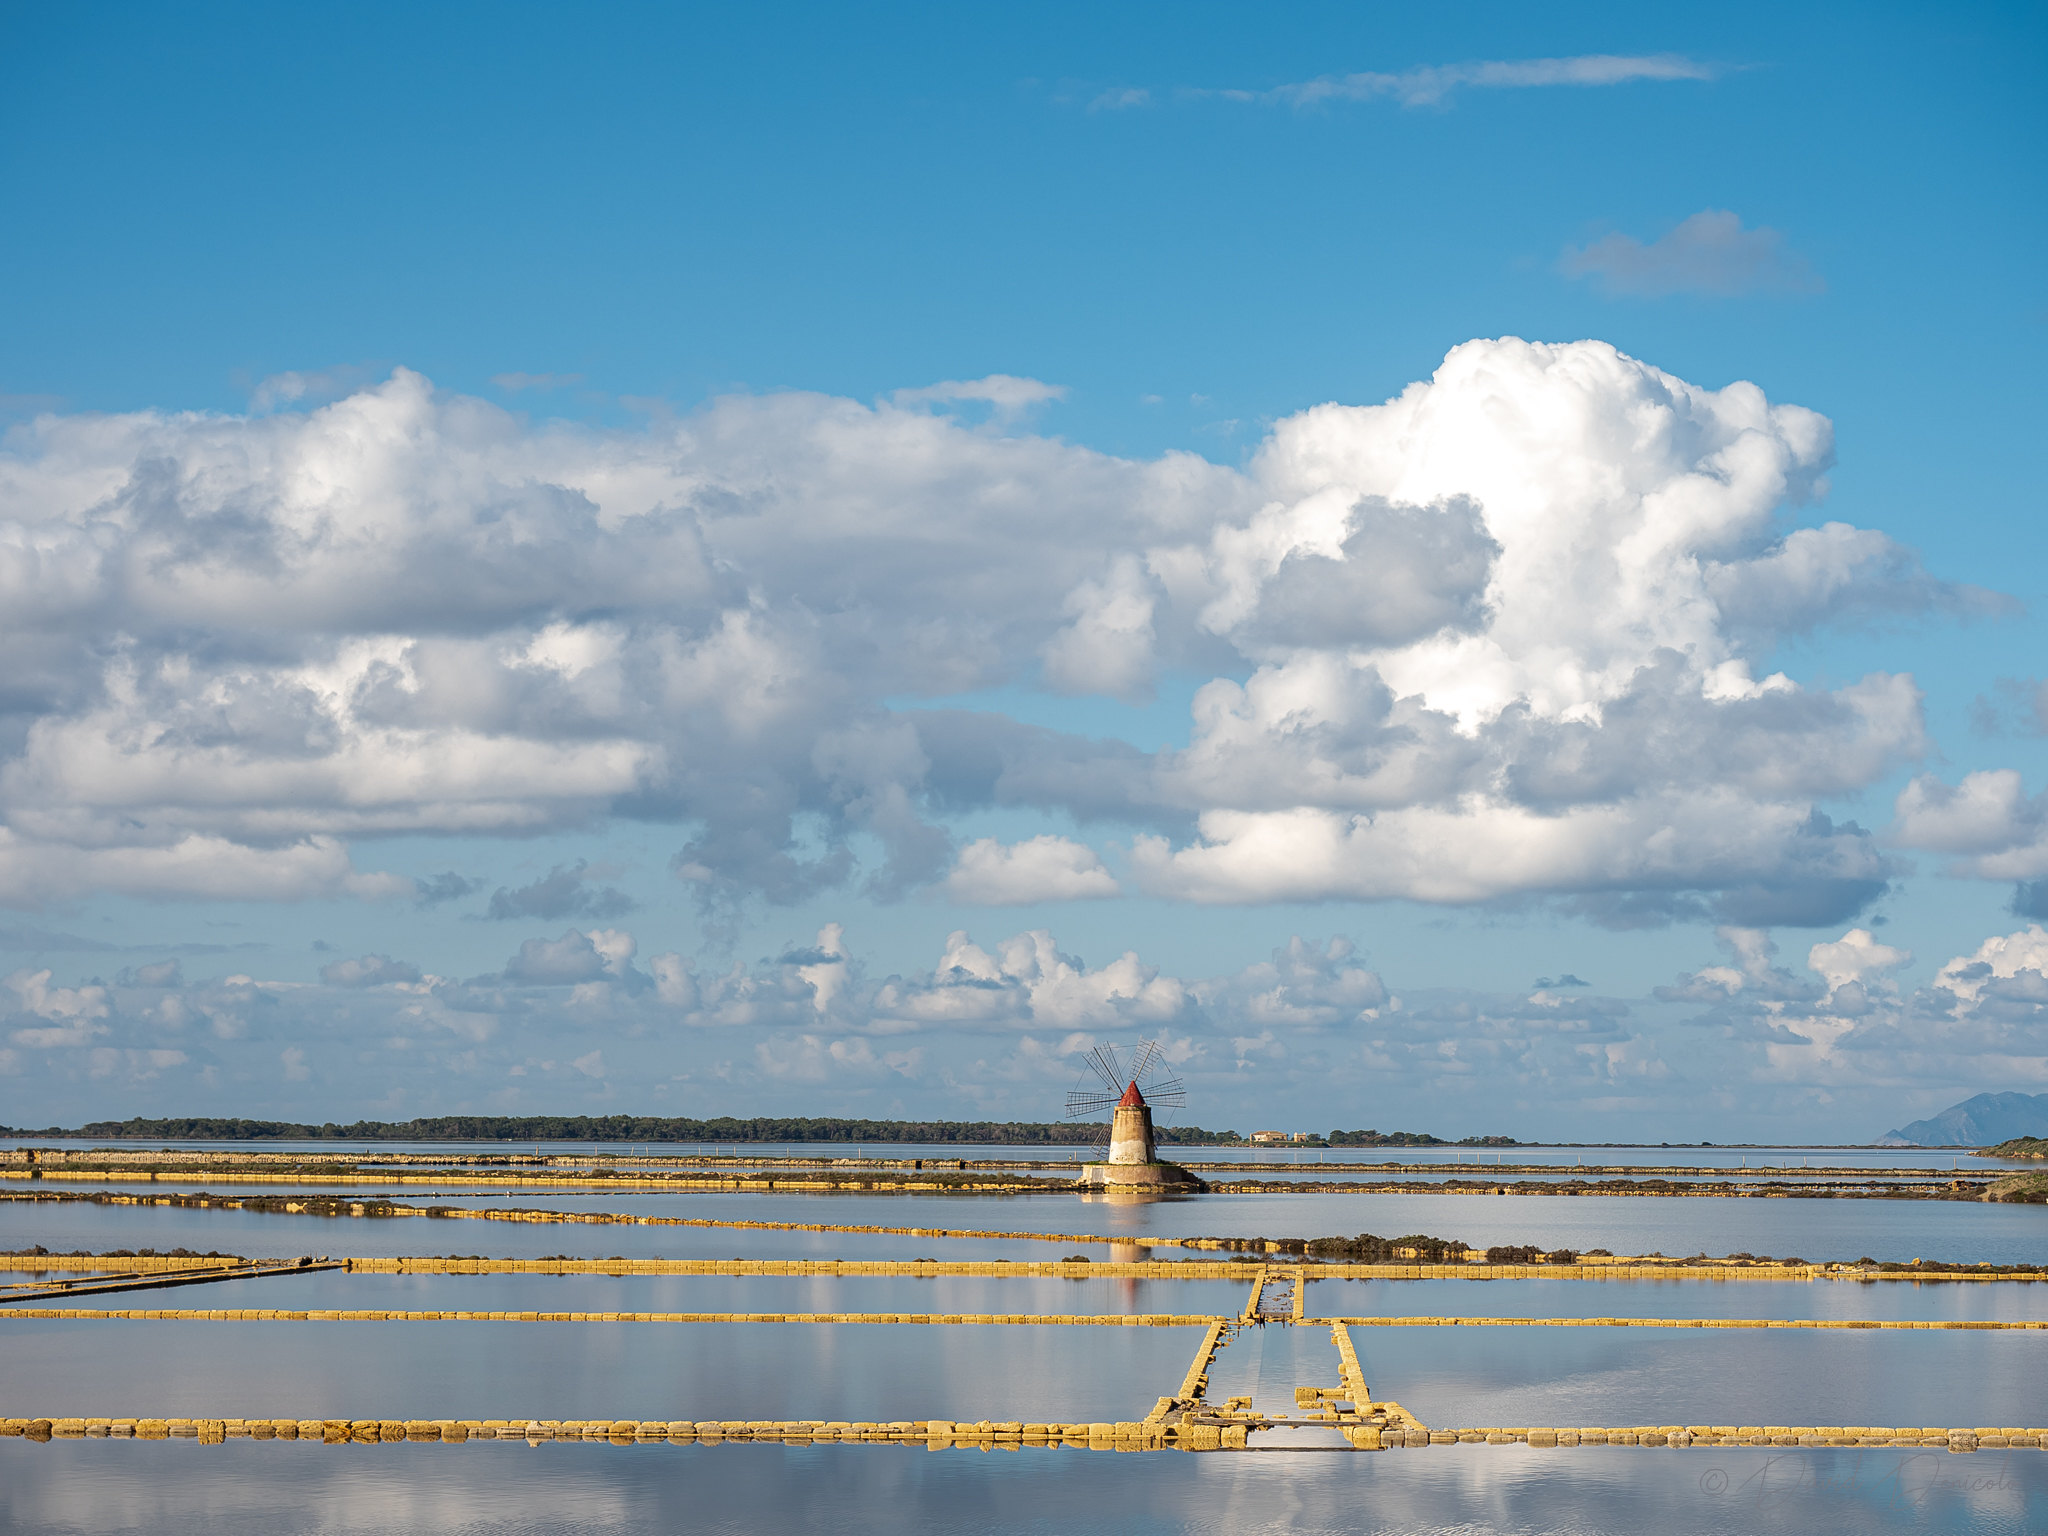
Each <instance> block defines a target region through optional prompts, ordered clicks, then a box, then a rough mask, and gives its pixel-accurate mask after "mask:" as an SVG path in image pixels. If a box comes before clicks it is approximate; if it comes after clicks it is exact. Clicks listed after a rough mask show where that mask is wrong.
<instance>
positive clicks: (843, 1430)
mask: <svg viewBox="0 0 2048 1536" xmlns="http://www.w3.org/2000/svg"><path fill="white" fill-rule="evenodd" d="M0 1435H12V1436H21V1435H26V1436H28V1437H30V1438H31V1439H36V1440H50V1439H74V1438H80V1437H83V1436H87V1435H90V1436H95V1437H99V1436H107V1437H111V1438H116V1439H138V1440H164V1439H189V1440H197V1441H199V1442H201V1443H202V1444H218V1443H220V1442H222V1441H225V1440H231V1439H239V1438H245V1437H246V1438H248V1439H252V1440H304V1441H314V1442H318V1443H321V1444H326V1445H369V1444H386V1445H389V1444H394V1443H398V1444H402V1443H407V1442H412V1443H417V1442H420V1441H434V1442H439V1443H442V1444H463V1443H467V1442H470V1441H481V1440H582V1441H600V1442H606V1443H609V1444H612V1445H630V1444H634V1443H636V1442H637V1443H647V1442H667V1443H670V1444H702V1445H716V1444H719V1443H721V1442H723V1441H727V1440H734V1441H744V1440H768V1441H781V1442H784V1443H793V1444H810V1443H812V1442H817V1441H837V1442H848V1443H861V1444H895V1445H915V1446H920V1447H926V1448H929V1449H933V1450H939V1449H945V1448H948V1447H954V1446H958V1447H964V1448H967V1449H977V1448H989V1447H1002V1448H1005V1449H1016V1448H1019V1447H1022V1446H1032V1447H1036V1448H1041V1449H1043V1448H1050V1447H1059V1446H1065V1447H1068V1448H1072V1449H1078V1450H1095V1451H1164V1450H1179V1451H1219V1450H1242V1449H1244V1446H1245V1436H1246V1427H1245V1426H1244V1425H1228V1426H1226V1425H1215V1424H1190V1425H1180V1424H1170V1423H1161V1422H1157V1421H1153V1420H1145V1421H1142V1422H1140V1421H1132V1420H1125V1421H1119V1422H1117V1423H1108V1422H1096V1423H1088V1424H1071V1423H1057V1422H1047V1423H1042V1424H1039V1423H1031V1424H1027V1423H1025V1422H1023V1421H1021V1420H1016V1419H1012V1420H1008V1421H1005V1422H1001V1423H998V1422H993V1421H991V1420H987V1419H982V1420H979V1421H977V1422H975V1423H971V1424H970V1423H966V1422H956V1421H954V1420H951V1419H899V1420H895V1421H892V1422H889V1423H878V1422H877V1423H871V1422H867V1421H863V1420H845V1419H832V1420H827V1419H768V1420H763V1419H749V1420H741V1419H699V1420H694V1421H693V1420H689V1419H669V1420H660V1419H127V1418H65V1419H4V1420H0Z"/></svg>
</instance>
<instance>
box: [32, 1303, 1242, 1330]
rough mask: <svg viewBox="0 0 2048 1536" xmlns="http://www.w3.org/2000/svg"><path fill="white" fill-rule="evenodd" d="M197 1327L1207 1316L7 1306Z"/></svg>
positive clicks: (1144, 1323)
mask: <svg viewBox="0 0 2048 1536" xmlns="http://www.w3.org/2000/svg"><path fill="white" fill-rule="evenodd" d="M17 1317H29V1318H78V1319H85V1320H91V1321H94V1322H123V1323H140V1322H152V1323H154V1322H193V1323H855V1324H866V1323H910V1324H923V1325H955V1324H962V1325H964V1324H993V1325H997V1326H1000V1327H1023V1328H1056V1327H1071V1328H1206V1327H1208V1326H1209V1325H1210V1324H1211V1323H1213V1322H1215V1321H1216V1318H1214V1317H1213V1316H1210V1315H1207V1314H1201V1315H1195V1314H1189V1313H1181V1312H1112V1313H1106V1314H1097V1313H1079V1312H406V1311H397V1310H385V1309H381V1308H353V1307H349V1308H340V1307H335V1308H312V1307H307V1308H299V1309H292V1308H284V1307H227V1308H219V1309H214V1310H204V1309H199V1308H187V1307H162V1308H157V1307H147V1308H145V1307H134V1308H118V1309H117V1308H98V1307H6V1308H0V1322H4V1321H6V1320H8V1319H11V1318H17Z"/></svg>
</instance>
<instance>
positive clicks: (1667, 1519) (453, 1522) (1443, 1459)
mask: <svg viewBox="0 0 2048 1536" xmlns="http://www.w3.org/2000/svg"><path fill="white" fill-rule="evenodd" d="M0 1525H4V1526H5V1527H6V1528H7V1529H10V1530H33V1531H44V1532H51V1533H71V1532H82V1533H101V1532H104V1533H109V1536H114V1533H128V1532H138V1533H148V1536H186V1533H203V1536H243V1533H252V1536H271V1533H280V1536H297V1533H313V1532H320V1533H330V1532H332V1533H342V1532H349V1533H355V1532H362V1533H371V1532H376V1533H383V1532H406V1533H409V1532H414V1531H422V1530H436V1531H447V1532H458V1533H469V1532H479V1533H480V1532H493V1533H498V1532H504V1533H514V1536H525V1533H529V1532H554V1531H589V1532H603V1533H608V1536H609V1533H616V1536H643V1533H644V1536H655V1533H660V1536H671V1533H674V1532H679V1531H688V1532H691V1533H700V1532H702V1533H712V1536H726V1533H736V1536H737V1533H746V1536H751V1533H755V1532H763V1531H784V1532H800V1531H802V1532H807V1531H832V1532H870V1531H872V1532H876V1533H881V1536H925V1533H941V1532H943V1533H952V1532H958V1531H973V1532H977V1533H987V1536H1010V1533H1017V1536H1043V1533H1045V1532H1051V1531H1087V1530H1116V1531H1118V1532H1123V1533H1129V1536H1154V1533H1160V1536H1163V1533H1168V1532H1200V1533H1211V1532H1213V1533H1217V1536H1225V1533H1247V1536H1264V1533H1268V1532H1274V1533H1279V1532H1286V1533H1301V1536H1322V1533H1325V1532H1328V1533H1337V1532H1345V1533H1368V1536H1374V1533H1380V1532H1388V1533H1392V1532H1407V1533H1435V1532H1460V1533H1468V1532H1482V1531H1484V1532H1512V1533H1517V1536H1521V1533H1528V1536H1536V1533H1549V1532H1560V1533H1563V1532H1570V1533H1575V1536H1610V1533H1611V1536H1641V1533H1643V1532H1648V1531H1654V1532H1657V1533H1658V1536H1725V1533H1727V1532H1729V1531H1741V1532H1751V1533H1758V1536H1776V1533H1779V1532H1785V1533H1796V1536H1865V1533H1878V1532H1883V1533H1890V1532H1916V1533H1920V1532H1956V1533H1969V1536H2019V1533H2023V1532H2034V1531H2040V1530H2042V1529H2044V1528H2048V1455H2043V1454H2042V1453H2041V1452H2039V1451H2028V1450H2022V1451H2005V1452H1997V1451H1986V1452H1979V1453H1977V1454H1976V1455H1972V1456H1950V1455H1948V1454H1947V1453H1946V1452H1929V1453H1922V1452H1908V1451H1898V1452H1893V1451H1883V1452H1879V1451H1851V1452H1841V1451H1832V1452H1826V1453H1820V1452H1799V1453H1792V1454H1787V1453H1784V1452H1773V1451H1763V1450H1730V1449H1715V1450H1711V1451H1691V1450H1688V1451H1674V1450H1640V1449H1621V1448H1591V1447H1588V1448H1580V1449H1574V1450H1558V1451H1532V1450H1530V1449H1528V1448H1527V1447H1505V1446H1502V1447H1463V1446H1461V1447H1457V1448H1445V1447H1439V1448H1434V1449H1431V1450H1427V1451H1414V1452H1409V1451H1399V1452H1382V1453H1380V1454H1377V1455H1370V1454H1361V1455H1288V1454H1284V1453H1280V1454H1262V1455H1209V1456H1185V1455H1156V1456H1119V1455H1115V1454H1111V1453H1098V1452H1090V1451H1074V1450H1057V1451H1038V1450H1031V1451H1014V1452H989V1453H982V1452H975V1451H960V1450H952V1451H940V1452H928V1451H924V1450H919V1449H910V1448H898V1447H886V1448H878V1447H869V1446H835V1445H819V1446H806V1447H800V1448H796V1447H793V1448H781V1447H772V1446H762V1445H722V1446H717V1447H709V1446H669V1445H641V1446H626V1447H613V1446H605V1445H596V1444H577V1445H541V1446H538V1447H529V1446H527V1445H525V1444H523V1443H512V1444H506V1443H503V1442H495V1441H494V1442H489V1443H483V1444H472V1445H451V1446H442V1445H391V1446H320V1445H312V1444H302V1443H286V1442H265V1443H252V1442H249V1441H240V1440H231V1441H229V1442H227V1443H226V1444H223V1445H210V1446H201V1445H197V1444H193V1443H190V1442H181V1441H162V1442H122V1441H105V1440H84V1441H56V1442H53V1443H51V1444H48V1445H36V1444H32V1443H29V1442H26V1441H21V1440H7V1441H0Z"/></svg>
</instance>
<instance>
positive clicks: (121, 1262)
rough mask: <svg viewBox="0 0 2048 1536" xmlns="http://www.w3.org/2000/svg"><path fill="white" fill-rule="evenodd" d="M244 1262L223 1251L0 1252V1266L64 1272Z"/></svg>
mask: <svg viewBox="0 0 2048 1536" xmlns="http://www.w3.org/2000/svg"><path fill="white" fill-rule="evenodd" d="M248 1262H249V1261H248V1260H247V1259H244V1258H239V1257H236V1256H234V1255H231V1254H224V1253H223V1254H216V1255H214V1256H213V1257H212V1258H166V1257H163V1256H161V1255H151V1256H149V1257H145V1258H135V1257H133V1256H132V1255H126V1254H123V1255H114V1256H102V1255H99V1254H90V1253H81V1254H71V1253H48V1254H42V1255H40V1256H36V1257H27V1256H24V1255H22V1254H18V1253H8V1254H0V1270H21V1269H26V1270H49V1271H51V1272H53V1273H64V1274H70V1273H73V1272H78V1271H91V1272H94V1273H98V1272H101V1271H110V1272H112V1273H115V1274H122V1275H162V1274H169V1273H172V1272H174V1271H179V1270H187V1269H220V1268H222V1267H224V1266H226V1265H229V1264H246V1263H248Z"/></svg>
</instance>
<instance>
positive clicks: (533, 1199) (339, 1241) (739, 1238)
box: [0, 1186, 2048, 1264]
mask: <svg viewBox="0 0 2048 1536" xmlns="http://www.w3.org/2000/svg"><path fill="white" fill-rule="evenodd" d="M158 1188H159V1192H161V1189H162V1187H161V1186H159V1187H158ZM182 1192H184V1193H196V1192H197V1190H196V1189H194V1190H187V1191H182ZM220 1192H221V1193H224V1194H229V1195H236V1194H246V1193H251V1192H252V1190H251V1189H250V1188H249V1187H247V1186H243V1187H240V1188H237V1187H234V1186H226V1187H224V1188H223V1189H222V1190H221V1191H220ZM253 1192H260V1193H264V1194H269V1193H273V1192H275V1191H273V1190H271V1189H268V1188H265V1189H262V1190H260V1191H253ZM377 1192H378V1191H358V1192H357V1193H359V1194H365V1195H367V1194H372V1193H377ZM389 1193H391V1194H392V1195H393V1196H394V1197H395V1198H397V1199H399V1200H402V1201H407V1202H412V1203H417V1204H427V1203H433V1204H439V1205H449V1206H459V1207H467V1208H471V1209H486V1210H488V1209H499V1208H503V1207H505V1206H506V1205H508V1204H515V1205H519V1206H524V1207H529V1208H532V1209H537V1210H559V1211H565V1212H576V1213H582V1212H596V1211H618V1212H626V1213H632V1214H638V1215H648V1216H683V1217H694V1218H708V1219H712V1220H718V1221H768V1222H778V1221H779V1222H829V1223H836V1224H842V1225H871V1226H915V1227H942V1228H955V1229H969V1230H986V1229H1002V1230H1008V1231H1015V1232H1020V1233H1021V1232H1039V1233H1047V1234H1058V1233H1077V1234H1094V1235H1099V1236H1105V1237H1111V1238H1122V1239H1126V1240H1128V1241H1130V1242H1133V1243H1136V1244H1140V1245H1142V1244H1143V1243H1144V1242H1145V1241H1146V1239H1147V1238H1162V1237H1204V1236H1208V1237H1253V1236H1264V1237H1319V1236H1334V1235H1339V1234H1342V1235H1353V1234H1356V1233H1360V1232H1375V1233H1378V1234H1380V1235H1381V1236H1400V1235H1405V1234H1409V1233H1429V1234H1432V1235H1435V1236H1438V1237H1445V1238H1455V1239H1459V1240H1461V1241H1464V1242H1467V1243H1470V1244H1472V1245H1473V1246H1474V1247H1479V1248H1485V1247H1490V1246H1493V1245H1496V1244H1509V1243H1515V1244H1519V1243H1532V1244H1535V1245H1536V1246H1538V1247H1541V1248H1545V1249H1552V1248H1572V1249H1576V1250H1580V1251H1584V1250H1586V1249H1589V1248H1607V1249H1610V1250H1612V1251H1613V1252H1615V1253H1651V1252H1662V1253H1668V1254H1672V1255H1678V1256H1683V1255H1688V1254H1696V1253H1709V1254H1716V1255H1719V1254H1725V1253H1735V1252H1745V1253H1771V1254H1776V1255H1778V1256H1780V1257H1786V1256H1793V1255H1796V1256H1798V1257H1801V1258H1805V1259H1807V1260H1809V1261H1817V1260H1853V1259H1857V1258H1862V1257H1866V1256H1868V1257H1871V1258H1877V1259H1887V1260H1892V1259H1897V1260H1907V1259H1913V1258H1927V1259H1938V1260H1943V1261H1946V1262H1949V1263H1995V1264H2038V1263H2042V1262H2044V1261H2048V1207H2043V1206H2028V1205H1986V1204H1984V1203H1982V1202H1980V1201H1946V1200H1845V1199H1835V1200H1789V1199H1714V1198H1692V1197H1678V1198H1661V1199H1660V1198H1657V1197H1654V1196H1642V1195H1615V1196H1605V1195H1601V1196H1583V1197H1577V1198H1571V1197H1564V1196H1554V1195H1553V1196H1545V1195H1342V1194H1329V1195H1319V1194H1294V1195H1204V1196H1200V1197H1197V1198H1194V1199H1187V1200H1168V1201H1162V1202H1160V1203H1158V1204H1156V1205H1125V1204H1111V1203H1108V1202H1098V1201H1090V1200H1086V1199H1083V1198H1080V1197H1078V1196H1076V1195H1072V1194H1067V1193H1064V1192H1061V1193H1057V1194H1044V1195H1029V1196H965V1195H823V1196H806V1195H766V1194H748V1193H732V1194H632V1193H604V1194H597V1195H591V1194H583V1195H570V1194H560V1193H553V1194H535V1195H527V1196H521V1197H519V1198H518V1199H516V1200H512V1201H507V1200H506V1199H504V1198H503V1197H496V1196H478V1195H476V1194H474V1193H471V1192H461V1191H455V1192H449V1193H446V1194H442V1193H436V1192H431V1191H421V1190H408V1189H404V1188H394V1189H392V1190H391V1191H389ZM145 1217H147V1218H154V1219H158V1224H157V1225H156V1226H155V1227H154V1228H153V1230H155V1231H157V1232H159V1233H168V1232H173V1231H176V1232H180V1233H183V1234H185V1235H182V1236H176V1237H171V1238H168V1239H165V1238H162V1237H124V1236H121V1235H120V1234H121V1233H123V1232H128V1231H140V1230H142V1229H143V1226H144V1225H145V1221H144V1218H145ZM42 1230H48V1231H51V1232H56V1233H61V1234H71V1235H66V1236H64V1237H63V1239H62V1241H61V1242H60V1241H58V1240H56V1239H53V1238H49V1237H36V1236H29V1235H27V1234H30V1233H32V1232H37V1231H42ZM705 1231H706V1229H692V1228H687V1227H669V1228H660V1227H656V1228H649V1227H638V1228H636V1227H630V1226H588V1225H560V1226H555V1225H544V1226H541V1225H525V1226H522V1225H519V1224H514V1223H501V1222H495V1221H493V1222H482V1221H468V1220H462V1221H456V1222H448V1223H443V1222H436V1221H432V1220H430V1219H427V1218H421V1217H403V1218H384V1219H374V1220H373V1219H357V1218H340V1217H319V1216H311V1215H302V1216H284V1215H268V1214H258V1213H250V1212H244V1211H216V1210H197V1209H192V1208H178V1207H168V1206H149V1207H98V1206H91V1205H87V1204H83V1203H79V1202H69V1201H66V1202H56V1203H47V1202H35V1203H30V1202H24V1201H4V1200H0V1248H18V1247H23V1246H26V1245H27V1244H29V1243H32V1242H41V1243H43V1244H44V1245H45V1246H47V1247H50V1248H58V1247H63V1248H72V1247H93V1248H106V1247H135V1246H138V1245H139V1244H148V1245H149V1246H152V1247H156V1248H167V1247H171V1246H177V1245H181V1244H182V1245H183V1246H186V1247H191V1248H198V1249H201V1250H205V1249H209V1248H219V1249H221V1250H223V1251H235V1252H246V1253H260V1254H291V1253H303V1252H307V1251H309V1250H312V1251H319V1252H327V1253H358V1254H382V1253H406V1252H412V1253H421V1252H427V1253H453V1252H460V1253H488V1254H491V1255H494V1256H504V1257H511V1256H537V1255H540V1254H546V1253H570V1254H582V1255H591V1256H594V1257H606V1256H609V1255H611V1254H615V1253H616V1254H622V1255H625V1256H627V1257H635V1256H642V1255H660V1254H675V1255H678V1256H695V1255H700V1254H703V1255H712V1256H722V1257H737V1256H741V1255H746V1256H750V1257H752V1256H768V1255H773V1254H787V1255H790V1256H800V1255H804V1254H816V1253H823V1254H826V1255H828V1256H830V1255H835V1254H843V1255H845V1256H847V1257H856V1256H858V1257H873V1258H915V1257H917V1256H919V1255H920V1254H924V1253H929V1252H930V1251H931V1246H930V1245H931V1244H932V1243H933V1242H935V1241H938V1240H937V1239H933V1238H925V1237H907V1236H905V1237H891V1236H883V1235H877V1234H852V1233H828V1234H809V1233H791V1234H774V1233H764V1232H744V1231H730V1230H728V1231H714V1232H713V1233H712V1235H710V1236H708V1237H707V1236H705V1235H704V1233H705ZM236 1234H240V1235H236ZM819 1237H823V1238H824V1239H826V1241H824V1242H823V1243H822V1244H821V1243H819V1242H816V1241H812V1240H811V1239H815V1238H819ZM238 1243H239V1244H244V1245H255V1246H243V1247H239V1248H237V1247H236V1246H235V1245H236V1244H238ZM856 1245H858V1246H856ZM1048 1246H1049V1245H1048V1244H1046V1243H1043V1242H1032V1241H1030V1240H1028V1239H1011V1240H998V1241H991V1242H987V1243H977V1244H976V1245H975V1247H976V1251H977V1253H978V1254H981V1255H982V1256H985V1257H988V1258H1004V1257H1029V1258H1045V1257H1057V1256H1058V1255H1057V1254H1056V1253H1049V1252H1048Z"/></svg>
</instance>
